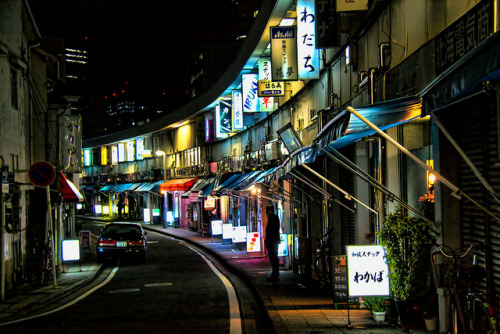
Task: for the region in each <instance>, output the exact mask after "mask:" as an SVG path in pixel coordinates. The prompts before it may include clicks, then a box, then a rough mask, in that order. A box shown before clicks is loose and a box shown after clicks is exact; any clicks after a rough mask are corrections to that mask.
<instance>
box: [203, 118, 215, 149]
mask: <svg viewBox="0 0 500 334" xmlns="http://www.w3.org/2000/svg"><path fill="white" fill-rule="evenodd" d="M205 141H206V142H207V143H212V142H214V141H215V117H214V114H213V113H212V112H207V113H206V114H205Z"/></svg>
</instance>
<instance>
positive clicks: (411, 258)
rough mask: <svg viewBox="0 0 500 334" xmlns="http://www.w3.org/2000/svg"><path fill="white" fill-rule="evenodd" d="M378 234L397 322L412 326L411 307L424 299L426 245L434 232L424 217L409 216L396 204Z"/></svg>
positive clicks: (427, 267)
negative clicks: (384, 251)
mask: <svg viewBox="0 0 500 334" xmlns="http://www.w3.org/2000/svg"><path fill="white" fill-rule="evenodd" d="M378 236H379V239H380V242H381V244H382V245H383V246H384V247H385V250H386V261H387V264H388V265H389V271H390V282H391V293H392V297H393V298H394V301H395V303H396V308H397V309H398V315H399V321H400V324H401V325H402V326H403V327H407V328H409V327H412V326H415V325H416V322H415V321H416V318H417V317H415V311H414V310H413V307H414V306H415V305H418V304H419V303H420V302H421V301H422V300H425V298H426V296H428V292H429V277H430V276H429V274H430V272H431V263H430V260H429V259H430V244H431V241H433V240H434V237H435V232H434V230H433V229H432V226H431V225H430V224H429V223H428V222H426V221H425V220H424V219H421V218H416V217H410V216H409V215H408V213H407V212H406V211H405V210H404V209H403V208H402V207H399V208H398V209H397V210H396V212H395V213H391V214H389V215H387V216H386V219H385V221H384V223H383V227H382V229H381V230H380V231H379V232H378Z"/></svg>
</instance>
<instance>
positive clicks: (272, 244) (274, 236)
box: [265, 205, 280, 283]
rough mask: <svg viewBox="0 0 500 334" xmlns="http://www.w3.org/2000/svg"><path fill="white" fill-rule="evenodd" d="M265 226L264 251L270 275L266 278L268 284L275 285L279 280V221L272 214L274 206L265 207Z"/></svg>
mask: <svg viewBox="0 0 500 334" xmlns="http://www.w3.org/2000/svg"><path fill="white" fill-rule="evenodd" d="M266 214H267V225H266V240H265V242H266V250H267V254H268V255H269V262H270V263H271V268H272V273H271V276H270V277H268V278H267V280H268V281H269V282H270V283H277V282H278V281H279V278H280V270H279V269H280V268H279V265H280V262H279V258H278V246H279V244H280V219H279V217H278V215H276V214H275V213H274V206H272V205H268V206H267V207H266Z"/></svg>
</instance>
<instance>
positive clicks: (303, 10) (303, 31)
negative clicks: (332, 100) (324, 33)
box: [297, 0, 319, 79]
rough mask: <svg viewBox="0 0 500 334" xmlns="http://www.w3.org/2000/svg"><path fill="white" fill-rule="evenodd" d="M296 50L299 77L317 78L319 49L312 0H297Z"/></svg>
mask: <svg viewBox="0 0 500 334" xmlns="http://www.w3.org/2000/svg"><path fill="white" fill-rule="evenodd" d="M297 36H300V38H298V39H297V43H298V45H297V51H298V63H299V78H300V79H319V50H317V49H316V11H315V7H314V0H298V2H297Z"/></svg>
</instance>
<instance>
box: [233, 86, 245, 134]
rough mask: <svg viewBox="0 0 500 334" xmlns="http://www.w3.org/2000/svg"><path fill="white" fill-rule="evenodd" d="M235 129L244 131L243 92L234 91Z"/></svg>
mask: <svg viewBox="0 0 500 334" xmlns="http://www.w3.org/2000/svg"><path fill="white" fill-rule="evenodd" d="M232 102H233V105H232V108H233V117H232V120H233V129H234V130H243V96H242V94H241V90H233V100H232Z"/></svg>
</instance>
